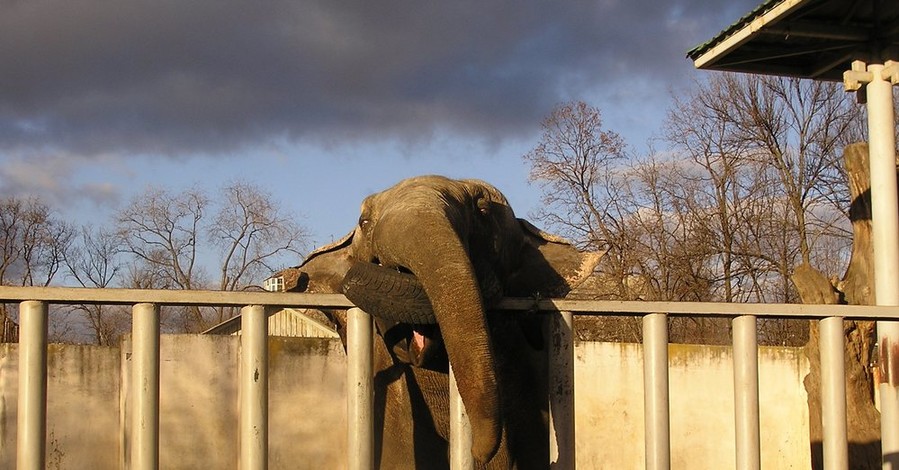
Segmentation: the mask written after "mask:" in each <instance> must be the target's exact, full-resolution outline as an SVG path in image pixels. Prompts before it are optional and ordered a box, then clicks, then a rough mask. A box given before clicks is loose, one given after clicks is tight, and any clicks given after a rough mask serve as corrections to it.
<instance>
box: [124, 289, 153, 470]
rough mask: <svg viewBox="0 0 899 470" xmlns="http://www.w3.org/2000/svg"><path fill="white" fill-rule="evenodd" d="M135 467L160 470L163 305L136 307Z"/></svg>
mask: <svg viewBox="0 0 899 470" xmlns="http://www.w3.org/2000/svg"><path fill="white" fill-rule="evenodd" d="M132 313H133V316H132V322H131V330H132V332H131V336H132V338H133V340H132V344H133V346H132V355H131V364H132V370H131V384H132V390H134V414H133V415H132V422H131V468H133V469H136V470H155V469H157V468H159V306H158V305H156V304H136V305H134V307H132Z"/></svg>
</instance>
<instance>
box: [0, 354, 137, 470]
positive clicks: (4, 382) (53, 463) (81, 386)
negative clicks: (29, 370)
mask: <svg viewBox="0 0 899 470" xmlns="http://www.w3.org/2000/svg"><path fill="white" fill-rule="evenodd" d="M119 357H120V354H119V349H118V348H109V347H100V346H78V345H65V346H63V345H55V344H54V345H50V347H49V350H48V352H47V457H46V459H47V468H48V469H81V468H94V469H98V470H102V469H117V468H121V467H120V462H121V457H120V449H121V445H120V439H119V437H120V435H119V432H118V429H119V416H120V413H119V390H120V376H119V373H118V371H119V370H120V365H119ZM18 368H19V364H18V344H14V343H13V344H10V343H4V344H0V468H15V467H16V452H15V451H16V406H17V396H18V393H17V392H18V388H19V387H18V385H19V384H18Z"/></svg>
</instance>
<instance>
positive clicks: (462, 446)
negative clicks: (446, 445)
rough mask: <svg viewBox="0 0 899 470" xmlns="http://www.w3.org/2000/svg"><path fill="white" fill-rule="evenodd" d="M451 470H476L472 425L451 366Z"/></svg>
mask: <svg viewBox="0 0 899 470" xmlns="http://www.w3.org/2000/svg"><path fill="white" fill-rule="evenodd" d="M449 383H450V399H449V413H450V414H449V419H450V469H452V470H471V469H473V468H474V457H472V455H471V424H470V423H469V422H468V414H467V413H465V404H463V403H462V396H461V395H459V388H458V387H457V386H456V375H455V374H454V373H453V368H452V366H450V376H449Z"/></svg>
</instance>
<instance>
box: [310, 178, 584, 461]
mask: <svg viewBox="0 0 899 470" xmlns="http://www.w3.org/2000/svg"><path fill="white" fill-rule="evenodd" d="M598 259H599V256H592V257H584V256H582V255H581V254H580V253H578V252H577V250H575V249H574V247H572V246H571V245H570V244H568V243H567V242H565V241H563V240H560V239H558V238H555V237H553V236H551V235H548V234H545V233H543V232H540V231H539V230H537V229H536V228H534V227H533V226H532V225H530V224H529V223H527V222H526V221H524V220H520V219H517V218H516V217H515V214H514V212H513V211H512V208H511V207H510V206H509V204H508V201H507V200H506V198H505V197H504V196H503V195H502V194H501V193H500V192H499V191H498V190H497V189H496V188H494V187H493V186H491V185H489V184H487V183H485V182H483V181H479V180H452V179H448V178H444V177H441V176H422V177H417V178H410V179H407V180H404V181H401V182H400V183H398V184H397V185H395V186H393V187H391V188H389V189H387V190H385V191H383V192H380V193H377V194H374V195H372V196H369V197H368V198H366V199H365V201H364V202H363V203H362V208H361V215H360V217H359V222H358V225H357V226H356V228H355V229H354V230H353V231H352V232H351V233H350V234H349V235H347V236H346V237H344V238H343V239H341V240H340V241H338V242H337V243H335V244H332V245H329V246H328V247H325V248H322V249H319V250H316V251H315V252H313V253H312V254H310V255H309V256H308V257H307V260H306V262H305V263H304V265H302V266H300V267H299V272H300V275H299V276H297V278H298V280H297V281H296V282H295V283H294V284H298V285H299V288H297V289H295V290H306V291H311V292H336V291H342V292H344V293H346V294H347V297H348V298H350V299H351V300H353V302H354V303H356V305H358V306H360V307H362V308H363V309H364V310H366V311H368V312H369V313H371V314H373V315H375V316H376V317H381V318H383V319H385V320H387V321H390V322H393V323H396V322H400V323H403V324H411V325H412V326H409V327H408V328H406V329H405V330H403V331H405V332H406V334H408V335H409V338H406V339H407V341H406V343H404V344H407V345H408V346H407V347H408V349H409V350H408V351H407V352H405V353H404V354H400V356H401V359H407V360H408V362H409V363H411V364H413V365H420V362H423V361H424V360H422V359H421V358H422V357H423V356H426V355H427V354H425V352H426V351H428V349H429V348H431V347H433V348H439V349H443V348H445V353H446V354H447V355H448V358H449V362H450V363H451V364H452V367H453V370H454V371H455V374H456V381H457V384H458V388H459V394H460V395H461V397H462V401H463V402H464V404H465V408H466V411H467V413H468V416H469V420H470V423H471V429H472V438H473V439H472V442H473V445H472V455H473V456H474V458H475V459H476V460H478V461H479V462H487V461H489V460H490V459H491V458H492V457H493V456H494V454H495V453H496V452H497V449H498V447H499V446H500V443H501V441H502V440H503V439H504V436H506V435H505V434H504V429H503V426H504V422H503V421H504V410H503V403H502V401H503V398H502V393H501V392H500V387H499V384H498V380H500V379H502V374H503V373H502V372H500V373H498V370H499V369H500V368H501V366H498V364H497V358H496V354H497V351H494V348H495V346H494V341H492V340H491V330H490V326H489V325H488V315H487V311H488V310H489V309H490V308H491V307H492V306H493V304H494V303H495V301H497V300H498V299H500V298H501V297H503V296H532V295H542V296H551V297H556V296H564V295H565V294H566V293H567V292H568V289H569V288H570V287H571V284H572V283H573V282H574V280H575V279H582V278H583V277H584V276H585V275H587V274H589V273H590V272H592V270H593V268H594V267H595V265H596V263H597V262H598ZM341 274H344V276H343V279H342V280H341V281H338V279H340V278H341ZM385 286H389V287H385ZM397 286H401V287H402V288H400V289H397ZM410 314H411V316H410ZM428 323H436V325H437V326H438V327H439V333H436V334H435V333H434V332H433V330H434V329H435V327H433V326H417V325H420V324H428ZM428 331H430V332H431V333H432V334H427V332H428ZM536 332H537V335H538V336H539V334H540V329H539V327H538V328H536ZM383 333H384V331H382V334H383ZM428 338H430V341H429V340H428ZM386 339H387V338H386V337H385V340H386ZM441 340H442V342H441ZM500 353H502V351H500ZM396 357H397V356H396V355H395V356H394V358H396ZM513 360H514V359H513ZM505 362H508V361H505ZM444 413H445V411H444ZM438 421H439V420H438ZM506 438H507V437H506Z"/></svg>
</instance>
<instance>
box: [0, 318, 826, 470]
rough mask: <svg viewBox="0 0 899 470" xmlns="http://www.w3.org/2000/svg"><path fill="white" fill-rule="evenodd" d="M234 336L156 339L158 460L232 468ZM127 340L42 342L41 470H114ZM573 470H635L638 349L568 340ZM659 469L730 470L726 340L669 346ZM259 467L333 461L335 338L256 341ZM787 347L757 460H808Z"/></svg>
mask: <svg viewBox="0 0 899 470" xmlns="http://www.w3.org/2000/svg"><path fill="white" fill-rule="evenodd" d="M239 341H240V338H239V337H236V336H215V335H200V336H191V335H178V336H171V335H164V336H163V337H162V339H161V377H160V384H161V388H162V391H161V396H160V406H161V415H162V418H161V424H160V428H161V435H160V443H161V450H160V467H161V468H166V469H195V468H215V469H225V470H227V469H236V468H237V460H238V459H237V456H238V452H239V442H238V435H239V433H238V410H237V403H238V383H237V380H238V364H239V360H238V359H239V354H240V343H239ZM129 348H130V346H129V345H128V344H127V343H126V344H124V345H123V348H122V350H121V351H122V352H120V351H119V349H118V348H101V347H93V346H68V345H67V346H57V345H53V346H51V348H50V354H49V359H48V367H49V375H50V379H49V404H48V444H47V462H48V468H72V469H81V468H96V469H115V468H127V466H126V464H125V462H127V460H128V458H127V456H128V452H129V449H128V435H127V427H128V426H127V424H128V423H129V421H128V419H129V418H130V411H129V410H130V408H131V401H130V397H129V389H130V382H129V370H130V356H131V355H130V349H129ZM16 351H17V348H16V345H15V344H3V345H0V468H14V466H15V445H16V443H15V440H16V435H15V426H16V389H17V384H18V382H17V381H18V376H17V372H16V371H17V368H18V363H17V354H16ZM575 353H576V359H577V360H576V365H575V374H576V391H575V393H576V400H577V403H576V432H577V453H578V468H590V469H616V470H617V469H629V468H643V466H644V456H643V392H642V390H643V374H642V348H641V346H640V345H635V344H617V343H579V344H578V345H577V346H576V348H575ZM669 358H670V380H669V381H670V402H671V449H672V459H671V464H672V465H671V466H672V468H673V469H693V468H733V466H734V425H733V416H734V415H733V378H732V365H731V364H732V361H731V352H730V348H726V347H706V346H689V345H671V346H670V347H669ZM269 361H270V362H269V366H270V375H269V380H270V382H269V392H270V405H269V411H270V423H269V426H270V427H269V439H270V442H269V448H270V457H269V463H270V468H272V469H295V468H343V467H345V466H346V463H345V462H346V459H345V453H346V442H345V441H346V431H345V430H346V425H347V423H346V405H345V401H344V397H345V387H344V381H345V377H344V374H345V368H346V357H345V355H344V352H343V347H342V346H341V345H340V342H339V341H337V340H327V339H301V338H270V341H269ZM807 370H808V364H807V362H806V361H805V358H804V357H803V356H802V352H801V350H800V349H797V348H762V349H761V351H760V353H759V372H760V378H759V389H760V394H761V399H760V401H761V405H760V408H761V429H762V436H761V438H762V467H763V468H778V469H781V468H783V469H790V468H797V469H799V468H802V469H804V468H809V466H810V463H809V461H810V459H809V444H808V424H807V423H808V409H807V404H806V395H805V390H804V388H803V385H802V379H803V377H804V376H805V374H806V373H807Z"/></svg>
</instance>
